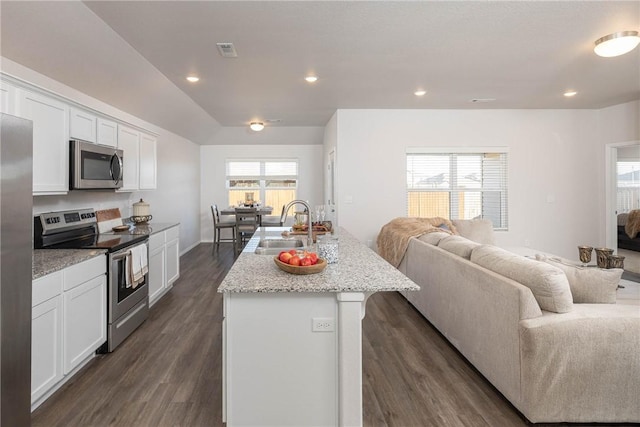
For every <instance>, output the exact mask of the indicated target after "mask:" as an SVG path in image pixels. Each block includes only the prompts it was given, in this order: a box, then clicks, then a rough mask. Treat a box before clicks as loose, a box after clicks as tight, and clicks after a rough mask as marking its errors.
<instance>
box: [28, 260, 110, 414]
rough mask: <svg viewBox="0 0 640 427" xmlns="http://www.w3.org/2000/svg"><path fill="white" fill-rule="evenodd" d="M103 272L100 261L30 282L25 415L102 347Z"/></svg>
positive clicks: (104, 315)
mask: <svg viewBox="0 0 640 427" xmlns="http://www.w3.org/2000/svg"><path fill="white" fill-rule="evenodd" d="M106 267H107V263H106V260H105V256H104V255H103V256H98V257H95V258H91V259H89V260H87V261H83V262H81V263H78V264H75V265H73V266H71V267H67V268H66V269H64V270H61V271H57V272H55V273H52V274H49V275H46V276H43V277H41V278H38V279H36V280H34V281H33V296H32V315H31V319H32V320H31V321H32V324H31V410H34V409H35V408H37V407H38V406H39V405H40V404H41V403H42V402H43V401H44V400H45V399H46V398H47V397H49V396H50V395H51V394H52V393H53V392H54V391H55V390H57V389H58V388H59V387H60V386H62V384H64V383H65V382H66V381H67V380H68V379H69V378H71V376H72V374H73V373H74V372H76V371H77V370H78V369H79V368H80V367H81V366H82V365H83V363H86V362H88V361H89V360H90V359H91V356H92V355H93V353H94V352H95V351H96V350H97V349H98V347H100V346H101V345H102V344H104V343H105V342H106V340H107V336H106V332H107V299H106V298H107V281H106Z"/></svg>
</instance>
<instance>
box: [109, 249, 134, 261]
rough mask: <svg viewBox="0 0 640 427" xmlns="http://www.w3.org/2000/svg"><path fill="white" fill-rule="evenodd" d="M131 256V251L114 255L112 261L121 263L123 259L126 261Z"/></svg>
mask: <svg viewBox="0 0 640 427" xmlns="http://www.w3.org/2000/svg"><path fill="white" fill-rule="evenodd" d="M129 255H131V251H126V252H124V253H121V254H118V255H113V256H112V258H111V260H112V261H120V260H121V259H125V258H126V257H128V256H129Z"/></svg>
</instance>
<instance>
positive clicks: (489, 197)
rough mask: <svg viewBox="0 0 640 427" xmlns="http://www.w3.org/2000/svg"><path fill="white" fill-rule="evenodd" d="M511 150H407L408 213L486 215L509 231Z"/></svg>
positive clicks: (454, 216) (455, 216)
mask: <svg viewBox="0 0 640 427" xmlns="http://www.w3.org/2000/svg"><path fill="white" fill-rule="evenodd" d="M507 214H508V211H507V152H506V151H504V152H480V153H473V152H445V151H441V152H425V150H420V149H416V150H414V151H411V150H409V151H408V152H407V216H410V217H435V216H439V217H443V218H448V219H473V218H486V219H489V220H491V221H492V222H493V227H494V229H501V230H506V229H507V226H508V215H507Z"/></svg>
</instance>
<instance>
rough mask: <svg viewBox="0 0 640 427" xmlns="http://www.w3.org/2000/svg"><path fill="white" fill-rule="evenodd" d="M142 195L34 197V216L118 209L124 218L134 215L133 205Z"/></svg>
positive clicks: (82, 193) (96, 193)
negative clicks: (48, 213)
mask: <svg viewBox="0 0 640 427" xmlns="http://www.w3.org/2000/svg"><path fill="white" fill-rule="evenodd" d="M141 194H142V193H140V192H133V193H116V192H112V191H111V192H109V191H70V192H69V193H68V194H66V195H58V196H55V195H54V196H34V197H33V215H34V216H35V215H38V214H40V213H43V212H55V211H64V210H68V209H83V208H93V209H95V210H102V209H111V208H118V209H120V213H121V214H122V217H123V218H128V217H130V216H131V215H133V204H134V203H135V202H137V201H139V200H140V197H144V196H141Z"/></svg>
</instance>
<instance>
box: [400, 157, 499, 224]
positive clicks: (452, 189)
mask: <svg viewBox="0 0 640 427" xmlns="http://www.w3.org/2000/svg"><path fill="white" fill-rule="evenodd" d="M491 154H496V155H500V156H501V158H500V163H499V164H498V165H499V166H500V168H501V169H500V170H499V171H498V173H499V181H500V185H499V186H498V188H492V187H487V185H486V184H485V182H484V181H481V182H480V187H479V188H468V189H465V188H463V187H460V186H459V185H457V184H458V183H457V179H458V174H457V171H456V165H457V159H458V157H459V156H469V155H477V156H487V155H491ZM420 155H431V156H437V155H439V156H446V157H448V163H449V165H448V167H449V169H448V171H449V175H450V178H451V175H453V181H454V182H453V183H451V182H450V183H449V184H448V186H447V187H446V188H442V187H440V188H438V187H437V186H436V185H437V184H434V187H433V188H427V187H423V188H416V187H415V183H414V184H413V185H410V183H409V174H410V173H413V172H412V171H410V170H409V160H410V157H411V156H420ZM502 156H504V157H502ZM481 166H482V165H481ZM405 169H406V173H407V178H406V180H405V186H406V187H405V188H406V196H407V197H406V199H405V203H406V205H405V213H406V215H407V216H409V214H410V212H409V208H410V206H409V205H410V202H409V198H410V193H412V192H416V193H423V194H428V193H433V194H436V193H448V194H449V197H448V207H447V209H448V215H447V218H452V217H454V218H453V219H458V218H455V216H456V215H452V213H453V212H455V210H454V209H455V208H456V207H457V203H458V199H457V198H455V197H453V196H454V195H456V194H461V193H463V194H473V193H479V194H480V198H481V202H480V204H481V213H480V216H481V217H482V218H485V211H484V207H483V206H482V204H483V202H482V198H483V195H485V194H488V193H489V192H498V193H499V197H500V199H499V200H500V202H499V204H498V209H499V212H500V213H499V221H500V226H496V225H495V224H494V230H496V231H508V229H509V207H508V204H509V148H508V147H502V146H499V147H498V146H491V147H408V148H407V149H406V152H405Z"/></svg>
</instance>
